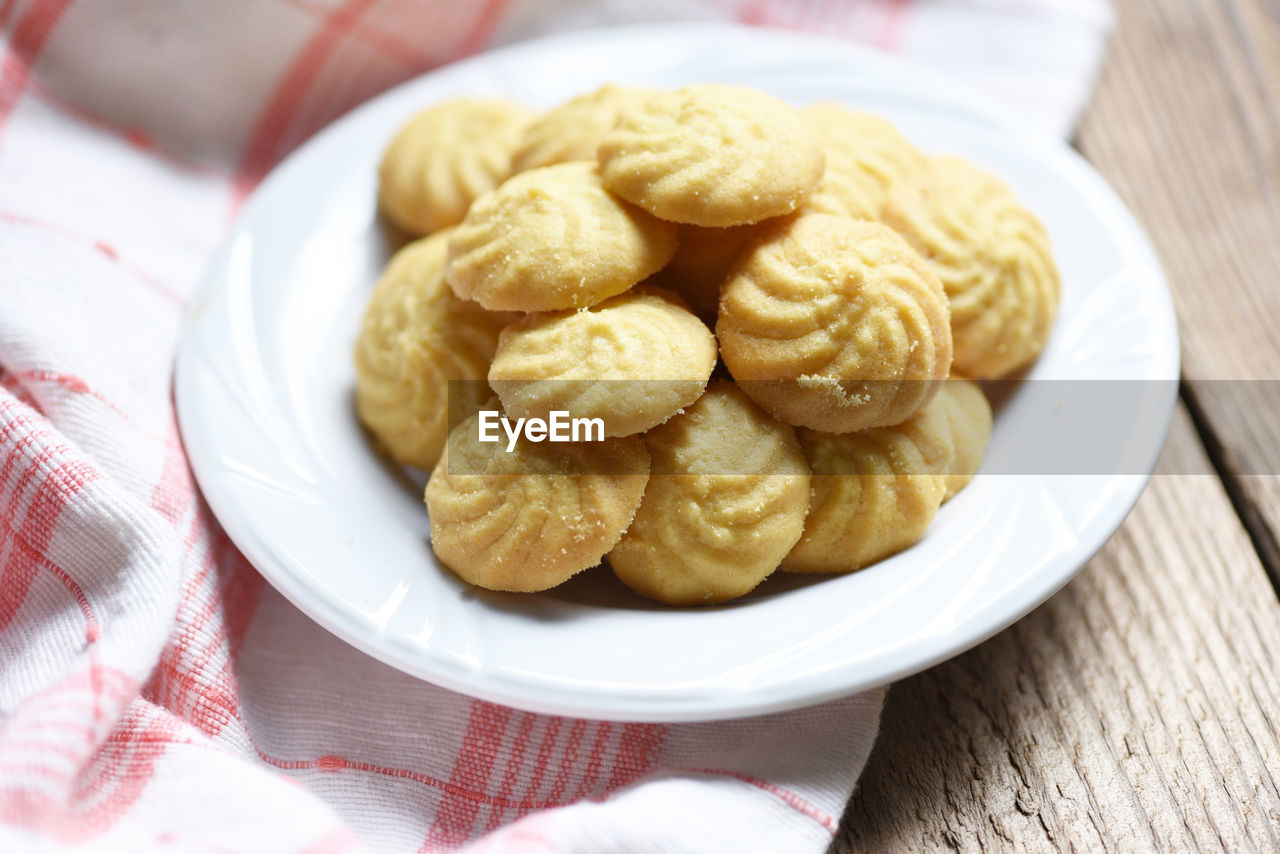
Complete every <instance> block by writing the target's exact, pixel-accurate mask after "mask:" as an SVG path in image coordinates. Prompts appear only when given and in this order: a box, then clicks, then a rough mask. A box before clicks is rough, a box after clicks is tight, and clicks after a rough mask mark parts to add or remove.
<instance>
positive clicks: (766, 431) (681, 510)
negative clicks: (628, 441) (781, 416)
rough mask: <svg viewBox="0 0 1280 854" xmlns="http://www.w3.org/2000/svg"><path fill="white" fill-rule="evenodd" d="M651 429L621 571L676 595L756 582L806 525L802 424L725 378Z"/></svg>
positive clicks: (723, 592)
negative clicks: (797, 428) (798, 431)
mask: <svg viewBox="0 0 1280 854" xmlns="http://www.w3.org/2000/svg"><path fill="white" fill-rule="evenodd" d="M644 439H645V444H646V445H647V446H648V448H649V454H650V456H651V459H652V466H653V468H652V472H653V473H652V474H651V475H650V476H649V483H648V485H647V486H646V487H645V493H644V501H643V502H641V504H640V509H639V511H637V513H636V518H635V521H634V522H632V523H631V527H630V528H628V529H627V532H626V533H625V534H623V535H622V539H621V540H620V541H619V542H618V544H617V545H616V546H614V547H613V551H611V552H609V557H608V560H609V565H610V566H611V567H613V571H614V573H615V574H616V575H617V576H618V578H620V579H621V580H622V582H623V583H624V584H626V585H627V586H628V587H630V588H631V589H632V590H634V591H636V592H637V593H640V594H641V595H644V596H648V597H649V598H651V599H657V600H659V601H661V602H666V603H668V604H671V605H695V604H698V605H701V604H710V603H713V602H723V601H725V600H728V599H733V598H736V597H738V596H742V595H743V594H745V593H748V592H750V591H751V590H752V589H753V588H754V587H755V586H756V585H757V584H759V583H760V582H761V581H763V580H764V579H765V577H766V576H768V575H769V574H770V573H771V572H773V570H774V569H776V568H777V566H778V562H779V561H780V560H782V557H783V555H785V554H786V553H787V551H788V550H789V549H790V548H791V547H792V545H794V544H795V542H796V540H797V538H799V536H800V532H801V531H802V530H803V529H804V517H805V512H806V511H807V509H808V505H809V469H808V466H807V465H806V464H805V460H804V456H803V454H802V453H801V451H800V445H799V444H798V443H797V442H796V437H795V433H794V431H792V429H791V428H790V427H787V426H786V425H784V424H779V423H778V422H776V421H774V420H773V419H772V418H770V417H769V415H768V414H767V413H765V412H764V411H763V410H761V409H760V408H759V407H757V406H756V405H755V404H753V403H752V402H751V401H750V400H749V399H748V398H747V397H746V396H745V395H744V394H742V392H741V391H739V390H738V389H737V387H736V386H734V384H733V383H731V382H727V381H720V382H715V383H712V384H711V386H710V387H708V389H707V393H706V394H705V395H703V396H702V397H701V398H700V399H699V400H698V402H697V403H695V404H694V405H693V406H691V407H689V408H688V409H686V410H685V411H684V413H682V414H680V415H677V416H676V417H674V418H672V419H671V420H670V421H668V422H667V423H666V424H663V425H662V426H661V427H655V428H654V429H653V430H651V431H649V432H648V433H646V434H645V437H644Z"/></svg>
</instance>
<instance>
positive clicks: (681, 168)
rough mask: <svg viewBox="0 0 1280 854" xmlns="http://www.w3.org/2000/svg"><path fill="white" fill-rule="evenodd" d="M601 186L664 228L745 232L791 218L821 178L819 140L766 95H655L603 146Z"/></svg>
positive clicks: (714, 87) (709, 88) (719, 90)
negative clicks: (671, 224)
mask: <svg viewBox="0 0 1280 854" xmlns="http://www.w3.org/2000/svg"><path fill="white" fill-rule="evenodd" d="M599 158H600V168H601V174H602V175H603V176H604V185H605V186H606V187H608V188H609V189H610V190H611V191H613V192H614V193H617V194H618V195H619V196H622V198H624V199H627V200H628V201H630V202H634V203H635V204H637V205H639V206H640V207H642V208H644V209H645V210H647V211H650V212H651V213H653V214H654V215H656V216H659V217H662V218H663V219H669V220H674V221H675V222H684V223H692V224H694V225H706V226H728V225H742V224H744V223H749V222H759V221H760V220H762V219H768V218H769V217H775V216H780V215H782V214H787V213H791V212H792V211H794V210H796V208H798V207H799V206H800V203H801V202H803V201H804V199H805V196H807V195H808V194H809V191H810V190H812V189H813V188H814V186H816V185H817V183H818V180H819V179H820V178H821V177H822V169H823V153H822V145H821V144H820V143H819V141H818V138H817V135H816V134H814V133H813V131H812V130H810V129H809V127H808V126H807V124H806V123H805V122H804V121H802V120H801V119H800V116H799V114H798V113H797V112H796V111H795V110H793V109H792V108H791V107H789V106H787V105H786V104H784V103H783V102H782V101H779V100H778V99H777V98H774V97H773V96H772V95H766V94H765V93H763V92H757V91H754V90H752V89H746V88H742V87H739V86H726V85H723V84H719V83H708V84H702V85H695V86H685V87H684V88H682V89H677V90H675V91H672V92H661V93H659V94H657V95H654V96H653V97H651V98H649V99H648V100H646V101H645V102H644V103H643V104H642V105H641V106H640V107H639V108H638V109H635V110H632V111H628V112H626V113H624V114H623V115H622V116H621V118H620V119H619V120H618V124H617V125H616V126H615V127H614V129H613V130H612V131H610V132H609V133H608V134H607V135H606V136H605V137H604V139H603V140H602V141H601V143H600V149H599Z"/></svg>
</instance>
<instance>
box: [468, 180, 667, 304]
mask: <svg viewBox="0 0 1280 854" xmlns="http://www.w3.org/2000/svg"><path fill="white" fill-rule="evenodd" d="M675 251H676V226H675V225H674V224H673V223H669V222H664V221H662V220H659V219H656V218H655V217H653V216H651V215H649V214H647V213H645V212H644V211H642V210H640V209H639V208H637V207H635V206H634V205H630V204H628V203H626V202H624V201H622V200H621V199H619V198H617V197H616V196H614V195H613V194H611V193H609V192H607V191H606V190H605V189H604V187H603V186H602V185H601V183H600V174H599V172H598V171H597V169H596V165H595V164H594V163H559V164H556V165H554V166H543V167H541V168H539V169H530V170H529V171H527V172H521V173H520V174H518V175H515V176H513V177H512V178H511V179H510V180H508V181H507V182H506V183H504V184H503V185H502V186H501V187H498V188H497V189H496V190H493V191H492V192H489V193H486V194H485V195H483V196H481V197H480V198H478V199H476V201H475V203H474V204H473V205H472V206H471V210H469V211H468V212H467V216H466V219H464V220H463V221H462V223H461V224H460V225H458V227H457V228H456V229H454V231H453V234H452V236H451V237H450V238H449V267H448V273H447V277H448V281H449V285H450V286H451V287H452V288H453V290H454V293H456V294H457V295H458V296H460V297H462V298H463V299H471V300H475V301H476V302H478V303H480V304H481V305H482V306H484V307H485V308H488V309H494V310H511V311H556V310H558V309H563V308H585V307H586V306H590V305H595V304H596V303H598V302H600V301H601V300H604V299H607V298H609V297H611V296H613V295H615V294H620V293H622V292H623V291H625V290H626V289H627V288H629V287H631V286H632V285H634V284H636V283H637V282H639V281H640V280H641V279H644V278H645V277H647V276H649V275H650V274H652V273H654V272H656V271H657V270H658V269H660V268H661V267H662V266H663V265H664V264H666V263H667V261H669V260H670V259H671V256H672V254H674V253H675Z"/></svg>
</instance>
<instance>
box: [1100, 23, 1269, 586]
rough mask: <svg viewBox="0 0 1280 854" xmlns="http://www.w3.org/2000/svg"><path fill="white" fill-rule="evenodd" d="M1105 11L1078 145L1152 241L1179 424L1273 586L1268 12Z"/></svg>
mask: <svg viewBox="0 0 1280 854" xmlns="http://www.w3.org/2000/svg"><path fill="white" fill-rule="evenodd" d="M1116 10H1117V13H1118V27H1117V30H1116V34H1115V38H1114V39H1113V41H1112V45H1111V50H1110V54H1109V56H1108V58H1107V63H1106V66H1105V68H1104V71H1103V75H1102V78H1101V80H1100V82H1099V86H1098V90H1097V93H1096V95H1095V97H1094V100H1093V102H1092V104H1091V106H1090V109H1089V112H1088V114H1087V115H1086V117H1085V120H1084V122H1083V124H1082V126H1081V129H1080V133H1079V139H1078V143H1079V146H1080V149H1081V151H1082V152H1083V153H1084V155H1085V156H1086V157H1087V158H1089V160H1090V161H1091V162H1092V163H1093V164H1094V166H1096V167H1097V168H1098V170H1099V171H1100V172H1102V174H1103V175H1104V176H1106V177H1107V179H1108V180H1110V181H1111V183H1112V184H1113V186H1115V188H1116V190H1117V191H1118V192H1119V193H1120V195H1121V197H1122V198H1124V200H1125V201H1126V202H1127V203H1128V204H1129V206H1130V207H1131V209H1132V210H1133V211H1134V213H1135V214H1136V215H1137V216H1138V219H1139V220H1140V221H1141V222H1142V223H1143V225H1144V226H1145V227H1146V229H1147V231H1148V233H1149V234H1150V235H1151V238H1152V240H1153V242H1154V243H1155V245H1156V249H1157V251H1158V252H1159V254H1160V257H1161V260H1162V262H1163V263H1164V265H1165V270H1166V273H1167V274H1168V277H1169V280H1170V284H1171V286H1172V288H1173V293H1174V301H1175V303H1176V305H1177V308H1178V315H1179V318H1180V329H1181V333H1182V340H1183V375H1184V378H1185V381H1186V383H1187V387H1188V393H1189V395H1190V398H1189V402H1190V403H1191V404H1192V414H1193V415H1194V416H1195V418H1196V422H1197V426H1198V427H1199V429H1200V430H1201V432H1202V434H1203V436H1204V438H1205V440H1206V442H1207V443H1208V445H1209V446H1210V450H1211V451H1212V452H1213V457H1214V462H1215V463H1217V464H1218V465H1219V467H1220V469H1221V470H1222V473H1223V476H1224V478H1225V479H1226V481H1227V485H1228V489H1229V493H1230V496H1231V498H1232V500H1233V503H1234V505H1235V506H1236V509H1237V511H1238V512H1239V514H1240V515H1241V516H1242V518H1244V519H1245V521H1246V524H1247V525H1248V527H1249V530H1250V533H1251V536H1252V537H1253V539H1254V541H1255V543H1256V544H1257V546H1258V548H1259V550H1260V553H1261V554H1262V556H1263V559H1264V563H1265V564H1266V566H1267V568H1268V570H1269V571H1270V573H1271V575H1272V579H1273V583H1274V584H1275V585H1276V586H1277V587H1278V588H1280V550H1278V549H1276V548H1275V546H1274V544H1275V543H1276V542H1277V541H1280V536H1278V533H1280V487H1278V486H1277V484H1276V482H1275V477H1274V476H1275V475H1277V474H1280V465H1278V464H1277V463H1278V460H1280V334H1277V330H1280V3H1277V2H1276V1H1275V0H1118V2H1117V3H1116ZM1241 380H1255V381H1256V382H1241Z"/></svg>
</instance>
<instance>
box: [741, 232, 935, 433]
mask: <svg viewBox="0 0 1280 854" xmlns="http://www.w3.org/2000/svg"><path fill="white" fill-rule="evenodd" d="M716 337H717V338H718V339H719V340H720V353H721V356H722V357H723V358H724V362H725V365H726V366H727V367H728V368H729V372H730V373H731V374H733V377H734V379H736V380H738V382H739V383H740V384H741V385H742V388H743V390H744V391H745V392H746V393H747V394H748V395H750V396H751V397H752V398H753V399H754V400H755V401H756V402H757V403H759V404H760V405H761V406H763V407H764V408H765V409H767V410H769V412H770V413H772V414H773V416H774V417H775V418H777V419H779V420H780V421H783V422H785V423H787V424H793V425H796V426H803V427H810V428H812V429H815V430H824V431H827V432H832V433H845V432H849V431H853V430H864V429H867V428H871V427H880V426H886V425H890V424H897V423H899V422H901V421H903V420H905V419H906V418H908V417H910V416H911V415H912V414H913V413H914V412H916V411H917V410H919V409H920V408H921V407H922V406H924V405H925V404H926V403H928V401H929V400H930V399H931V398H932V397H933V395H934V394H935V393H936V392H937V389H938V386H939V385H940V384H941V383H942V382H943V381H944V380H945V379H946V377H947V373H948V369H949V367H950V364H951V333H950V328H949V325H948V314H947V299H946V295H945V294H944V293H943V291H942V285H941V283H940V282H939V281H938V277H937V275H936V274H935V273H934V272H933V270H932V268H930V266H929V265H928V264H926V263H925V262H924V260H923V259H921V258H920V256H919V255H918V254H917V253H916V252H915V251H914V250H913V249H912V248H911V247H910V246H909V245H907V243H906V241H904V240H903V239H902V238H901V237H899V236H898V235H897V234H895V233H894V232H893V231H892V230H890V229H889V228H886V227H885V226H883V225H880V224H878V223H870V222H856V221H854V220H850V219H846V218H844V217H837V216H831V215H827V214H801V215H799V216H797V217H792V218H788V219H787V220H785V221H782V222H780V223H778V224H777V225H776V226H774V227H772V228H770V229H769V230H767V231H766V232H765V233H764V234H763V235H762V236H761V237H760V238H759V239H758V240H757V242H756V243H755V244H753V245H752V246H751V247H750V248H748V249H747V250H746V252H744V253H743V255H742V256H741V257H740V258H739V259H738V261H737V263H736V264H735V265H734V268H733V270H732V271H731V272H730V274H729V278H728V280H727V281H726V282H725V284H724V286H723V287H722V289H721V294H720V314H719V318H718V320H717V322H716Z"/></svg>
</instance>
